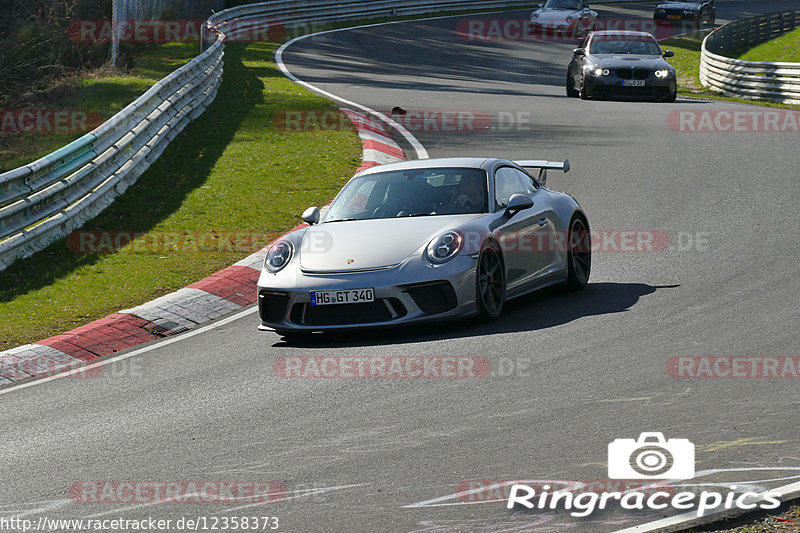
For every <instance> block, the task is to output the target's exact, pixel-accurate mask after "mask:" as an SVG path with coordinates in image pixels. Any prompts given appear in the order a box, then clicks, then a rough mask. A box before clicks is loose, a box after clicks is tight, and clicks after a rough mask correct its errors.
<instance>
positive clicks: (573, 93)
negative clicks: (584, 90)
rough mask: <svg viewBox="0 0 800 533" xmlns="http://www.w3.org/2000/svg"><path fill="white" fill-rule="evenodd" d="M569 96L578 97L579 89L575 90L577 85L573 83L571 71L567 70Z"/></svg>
mask: <svg viewBox="0 0 800 533" xmlns="http://www.w3.org/2000/svg"><path fill="white" fill-rule="evenodd" d="M567 96H569V97H570V98H577V97H578V91H577V90H575V86H574V85H573V83H572V77H571V76H570V75H569V72H567Z"/></svg>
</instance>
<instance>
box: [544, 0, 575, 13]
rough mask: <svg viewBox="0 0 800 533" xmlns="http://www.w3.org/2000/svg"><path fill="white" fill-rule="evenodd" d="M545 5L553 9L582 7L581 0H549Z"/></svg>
mask: <svg viewBox="0 0 800 533" xmlns="http://www.w3.org/2000/svg"><path fill="white" fill-rule="evenodd" d="M544 7H549V8H551V9H571V10H574V11H577V10H580V9H581V7H582V6H581V0H547V3H546V4H545V5H544Z"/></svg>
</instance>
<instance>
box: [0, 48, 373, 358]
mask: <svg viewBox="0 0 800 533" xmlns="http://www.w3.org/2000/svg"><path fill="white" fill-rule="evenodd" d="M276 46H277V45H275V44H271V43H253V44H250V45H249V46H245V45H244V44H231V45H228V46H227V47H226V56H225V75H224V81H223V83H222V85H221V87H220V90H219V93H218V96H217V98H216V100H215V101H214V102H213V103H212V104H211V106H209V108H208V109H207V110H206V112H205V113H204V114H203V115H202V116H201V117H200V118H198V119H197V120H196V121H194V122H192V123H191V124H189V125H188V126H187V127H186V129H185V130H184V131H183V133H181V135H179V136H178V137H177V138H176V139H175V141H173V143H172V144H171V145H170V146H169V147H168V148H167V150H166V151H165V152H164V154H163V155H162V156H161V157H160V158H159V159H158V161H156V162H155V163H154V164H153V165H152V166H151V167H150V169H149V170H148V171H147V172H146V173H145V174H143V175H142V176H141V177H140V178H139V180H138V181H137V183H136V184H135V185H134V186H132V187H131V188H130V189H129V190H128V191H126V192H125V194H123V195H122V196H120V197H119V198H118V199H117V200H116V201H115V202H114V203H113V204H112V205H111V206H110V207H109V208H108V209H106V210H105V211H104V212H103V213H101V214H100V215H99V216H98V217H96V218H95V219H93V220H92V221H90V222H89V223H87V225H86V226H85V227H84V228H83V230H85V231H90V230H105V231H123V232H133V231H136V232H142V233H145V239H147V242H160V243H162V244H161V245H159V246H153V247H148V249H147V250H145V251H144V252H141V253H132V250H134V249H135V248H134V247H133V246H131V245H129V246H128V247H126V248H123V249H122V250H121V253H111V254H97V253H84V254H79V253H74V252H72V251H70V249H68V247H67V241H66V239H62V240H60V241H58V242H56V243H54V244H52V245H51V246H49V247H48V248H46V249H45V250H43V251H41V252H39V253H37V254H35V255H34V256H32V257H30V258H27V259H24V260H20V261H17V262H16V263H14V264H13V265H11V266H10V267H9V268H8V269H7V270H5V271H4V272H0V330H2V331H3V333H4V334H3V336H2V339H0V349H8V348H11V347H13V346H17V345H19V344H23V343H26V342H32V341H35V340H39V339H42V338H46V337H48V336H51V335H55V334H58V333H61V332H63V331H67V330H70V329H72V328H75V327H77V326H80V325H83V324H85V323H86V322H89V321H91V320H94V319H97V318H101V317H103V316H106V315H108V314H109V313H113V312H115V311H118V310H119V309H123V308H126V307H131V306H135V305H138V304H141V303H143V302H146V301H148V300H151V299H153V298H155V297H158V296H161V295H163V294H166V293H169V292H172V291H174V290H176V289H178V288H180V287H184V286H186V285H188V284H190V283H193V282H195V281H198V280H200V279H202V278H203V277H205V276H207V275H209V274H211V273H213V272H216V271H217V270H220V269H222V268H224V267H227V266H229V265H230V264H232V263H234V262H235V261H237V260H238V259H241V258H242V257H244V256H245V255H247V254H248V253H250V251H254V250H256V249H258V248H260V247H261V246H263V245H264V244H266V243H267V242H268V241H269V240H270V239H271V238H273V237H275V236H277V235H279V234H281V233H282V232H284V231H286V230H287V229H289V228H291V227H293V226H295V225H296V224H297V222H298V219H297V217H298V216H299V214H300V213H301V212H302V211H303V209H305V208H306V207H307V206H309V205H319V204H323V203H326V202H327V201H329V200H330V199H331V197H332V196H333V195H334V194H335V193H336V191H338V189H339V188H340V187H341V185H342V180H343V179H346V178H349V177H350V176H352V174H353V172H354V171H355V169H356V168H357V167H358V165H359V163H360V160H361V143H360V140H359V138H358V136H357V135H355V133H354V131H307V132H285V131H279V130H277V129H276V128H275V127H274V126H273V124H272V117H273V114H274V113H275V112H276V111H279V110H286V109H297V110H301V109H335V107H334V106H333V105H332V103H331V102H330V101H328V100H327V99H324V98H322V97H319V96H317V95H314V94H313V93H310V92H308V91H306V90H305V89H302V88H300V87H298V86H297V85H296V84H294V83H293V82H291V81H290V80H288V79H287V78H285V77H284V76H283V75H282V74H281V73H280V71H279V70H278V69H277V67H276V66H275V64H274V63H273V62H272V57H273V54H274V51H275V48H276ZM196 54H197V44H196V43H193V44H176V43H173V44H167V45H163V46H159V47H156V48H154V49H151V50H148V51H147V52H145V53H144V54H143V56H142V57H141V58H140V61H139V65H140V66H137V67H136V68H134V70H133V71H132V72H131V75H130V76H123V77H121V78H117V77H115V78H97V79H88V80H82V81H80V82H79V83H80V87H81V90H79V91H76V92H70V93H69V94H67V95H66V96H65V98H64V100H62V103H60V105H61V106H63V107H66V106H68V105H78V106H86V107H89V108H92V106H93V108H96V109H110V110H117V109H119V108H121V107H123V106H124V105H127V104H128V103H129V102H130V101H132V100H133V99H135V98H136V97H137V96H138V95H139V94H141V93H142V92H144V90H146V89H147V87H148V86H149V85H150V84H151V83H153V82H154V81H156V80H157V79H159V78H161V77H163V76H164V75H166V74H167V73H168V72H170V71H171V70H174V69H175V68H176V67H177V66H179V64H181V62H183V61H186V60H188V59H189V58H191V57H193V56H195V55H196ZM170 56H171V57H172V58H173V59H171V60H170V59H167V58H168V57H170ZM70 99H75V100H70ZM56 142H57V143H59V144H58V145H59V146H60V144H63V143H62V142H61V141H56ZM190 232H199V233H200V235H203V236H209V235H212V236H213V234H214V233H215V232H216V234H225V233H235V234H237V235H244V236H245V237H246V238H245V239H243V241H242V242H244V243H246V245H245V246H246V248H247V249H236V250H233V251H229V250H224V251H213V252H193V251H192V248H191V247H181V246H177V247H175V246H174V242H173V243H172V244H170V243H167V242H165V241H164V239H163V236H164V235H165V234H171V235H174V234H176V233H177V234H184V233H186V234H189V233H190ZM194 235H196V233H194ZM125 252H129V253H125Z"/></svg>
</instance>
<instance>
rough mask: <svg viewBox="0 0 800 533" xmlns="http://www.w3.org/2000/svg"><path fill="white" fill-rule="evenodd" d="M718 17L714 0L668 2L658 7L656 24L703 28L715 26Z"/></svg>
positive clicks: (672, 0)
mask: <svg viewBox="0 0 800 533" xmlns="http://www.w3.org/2000/svg"><path fill="white" fill-rule="evenodd" d="M716 17H717V9H716V7H714V0H667V1H666V2H662V3H660V4H658V5H657V6H656V9H655V11H653V21H654V22H655V23H656V24H683V25H690V26H694V27H695V28H702V27H703V26H705V25H708V26H713V25H714V21H715V20H716Z"/></svg>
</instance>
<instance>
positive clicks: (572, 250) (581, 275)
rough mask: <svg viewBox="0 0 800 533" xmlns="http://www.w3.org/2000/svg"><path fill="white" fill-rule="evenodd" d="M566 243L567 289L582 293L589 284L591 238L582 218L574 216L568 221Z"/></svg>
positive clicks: (587, 226)
mask: <svg viewBox="0 0 800 533" xmlns="http://www.w3.org/2000/svg"><path fill="white" fill-rule="evenodd" d="M567 243H568V246H569V249H568V250H567V288H569V289H570V290H573V291H582V290H583V289H585V288H586V285H588V284H589V275H590V274H591V271H592V242H591V236H590V235H589V225H588V224H587V223H586V220H585V219H584V218H583V217H582V216H580V215H576V216H574V217H572V220H570V222H569V233H568V234H567Z"/></svg>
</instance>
